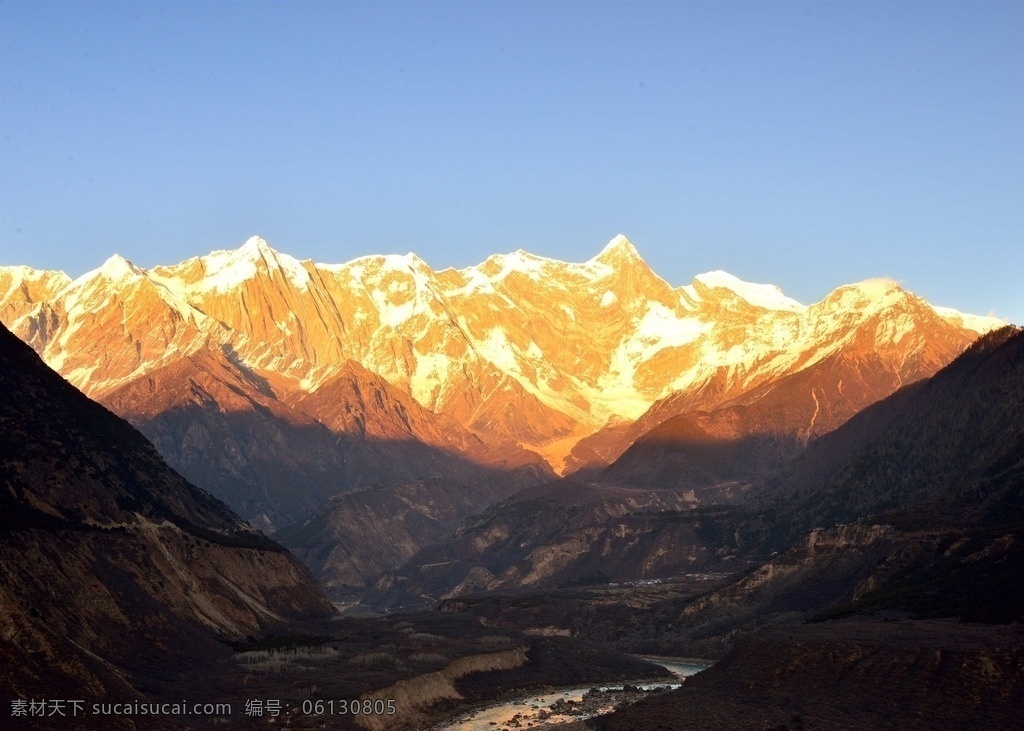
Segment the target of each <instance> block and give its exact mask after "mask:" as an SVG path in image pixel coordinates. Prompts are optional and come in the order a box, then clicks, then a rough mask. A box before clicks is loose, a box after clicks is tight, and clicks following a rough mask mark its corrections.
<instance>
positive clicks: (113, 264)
mask: <svg viewBox="0 0 1024 731" xmlns="http://www.w3.org/2000/svg"><path fill="white" fill-rule="evenodd" d="M145 275H146V273H145V271H144V270H143V269H141V268H139V267H137V266H135V265H134V264H132V263H131V262H130V261H128V260H127V259H125V258H124V257H123V256H121V255H120V254H114V255H113V256H111V257H110V258H109V259H107V260H106V261H105V262H103V265H102V266H100V268H99V269H94V270H93V271H91V272H88V273H86V274H84V275H82V277H81V278H80V279H83V280H84V279H91V278H93V277H95V276H103V277H106V278H107V279H109V280H110V281H112V282H118V281H122V280H130V279H134V278H136V277H144V276H145Z"/></svg>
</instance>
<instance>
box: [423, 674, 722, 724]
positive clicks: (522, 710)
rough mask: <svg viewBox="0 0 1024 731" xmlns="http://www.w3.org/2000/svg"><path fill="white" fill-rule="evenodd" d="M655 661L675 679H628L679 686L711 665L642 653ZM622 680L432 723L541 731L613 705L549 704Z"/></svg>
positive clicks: (640, 683) (642, 685)
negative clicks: (579, 708) (573, 708)
mask: <svg viewBox="0 0 1024 731" xmlns="http://www.w3.org/2000/svg"><path fill="white" fill-rule="evenodd" d="M644 659H645V660H649V661H651V662H653V663H656V664H658V665H662V666H663V667H666V668H668V669H669V670H670V671H672V673H674V674H675V676H676V677H675V679H674V680H673V679H670V678H665V679H663V680H662V679H659V680H654V681H647V682H645V681H636V682H633V683H630V685H635V686H637V687H639V688H643V689H644V690H653V689H654V688H670V689H671V688H678V687H679V686H680V685H682V681H683V680H684V679H685V678H688V677H689V676H691V675H696V674H697V673H699V672H700V671H701V670H704V669H706V668H707V667H709V666H710V665H711V663H710V662H706V661H702V660H690V659H685V658H666V657H645V658H644ZM622 687H623V686H622V684H621V683H620V684H618V685H615V684H609V685H596V684H595V685H588V686H586V687H573V688H563V689H561V690H557V691H554V692H551V693H544V694H542V695H534V696H525V697H523V698H516V699H515V700H511V701H504V702H502V703H497V704H495V705H493V706H485V707H483V708H477V709H475V710H473V711H467V712H466V713H463V714H460V715H459V716H458V717H457V719H455V720H452V721H449V722H447V723H446V724H442V725H440V726H435V727H434V729H435V731H500V729H503V728H516V729H531V731H542V730H543V729H545V728H548V727H549V726H553V725H555V724H559V723H567V722H569V721H580V720H583V719H585V718H592V717H594V716H598V715H601V714H603V713H608V712H609V711H611V710H612V709H613V706H612V705H611V704H609V705H608V706H607V707H603V708H599V709H597V710H595V711H594V712H592V713H588V714H586V715H582V716H581V715H569V714H565V713H558V712H556V711H552V709H551V706H552V705H553V704H556V703H558V702H559V701H577V702H578V701H580V700H582V698H583V695H584V693H586V692H587V691H588V690H590V689H591V688H600V689H601V690H603V691H607V690H622Z"/></svg>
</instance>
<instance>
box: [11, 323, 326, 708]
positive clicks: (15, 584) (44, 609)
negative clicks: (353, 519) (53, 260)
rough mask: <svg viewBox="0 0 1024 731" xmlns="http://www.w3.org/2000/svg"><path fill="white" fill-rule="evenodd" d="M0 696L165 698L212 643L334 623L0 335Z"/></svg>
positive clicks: (154, 459) (135, 444) (276, 549)
mask: <svg viewBox="0 0 1024 731" xmlns="http://www.w3.org/2000/svg"><path fill="white" fill-rule="evenodd" d="M0 389H2V391H3V393H4V394H5V397H4V401H3V404H2V406H0V480H2V489H0V506H2V510H0V542H2V543H3V562H2V564H0V605H2V606H3V612H2V613H0V637H2V642H3V648H4V652H3V654H2V659H0V685H2V686H3V687H4V689H5V690H6V692H7V695H8V697H11V698H33V697H36V698H39V697H42V698H53V697H61V698H69V697H75V696H76V695H78V694H80V695H81V696H85V697H89V698H95V697H99V698H103V697H109V698H121V699H125V698H135V697H139V696H140V692H142V693H153V694H157V695H158V694H159V692H160V689H161V688H163V689H164V690H166V691H168V692H171V693H173V692H174V690H175V683H177V682H179V681H181V680H182V679H183V678H185V677H187V674H188V672H189V671H188V662H189V658H190V657H202V658H210V657H215V656H216V655H217V654H218V653H223V652H224V649H223V648H222V646H221V645H220V644H219V643H218V642H216V639H217V638H241V637H245V636H247V635H252V634H259V633H261V632H263V631H266V630H268V629H270V628H273V627H277V626H279V625H280V624H281V623H283V622H288V621H295V620H298V619H302V618H309V617H323V616H327V615H329V614H330V613H331V612H332V611H333V610H332V608H331V606H330V605H329V604H328V603H327V602H326V601H325V600H324V598H323V596H322V595H321V594H320V592H319V590H318V589H317V587H316V585H315V584H314V583H313V582H312V580H311V578H310V576H309V574H308V572H307V571H306V570H305V569H304V568H303V567H302V566H301V565H300V564H299V563H298V562H297V561H296V560H295V559H294V558H292V557H291V556H290V555H289V554H288V553H287V552H286V551H285V550H284V549H283V548H282V547H281V546H280V545H278V544H276V543H274V542H273V541H270V540H269V539H267V538H266V537H264V536H263V535H261V534H259V533H257V532H255V531H253V530H252V529H250V528H249V527H247V526H246V525H245V524H244V523H243V522H242V521H241V520H239V519H238V517H237V516H235V515H234V514H233V513H232V512H231V511H230V510H228V509H227V507H226V506H225V505H224V504H223V503H221V502H220V501H219V500H216V499H214V498H212V497H211V496H210V495H208V494H206V493H204V492H202V491H201V490H198V489H197V488H195V487H194V486H192V485H190V484H189V483H188V482H186V481H185V480H184V479H183V478H182V477H181V476H180V475H178V474H177V473H175V472H173V471H171V470H170V469H169V468H168V467H167V466H166V464H165V463H164V462H163V460H162V459H161V458H160V457H159V455H158V454H157V452H156V450H155V449H154V448H153V446H152V445H151V444H150V443H149V442H147V441H146V440H145V439H144V438H143V437H142V435H141V434H139V433H138V432H137V431H135V430H134V429H133V428H132V427H131V426H130V425H129V424H127V423H126V422H124V421H123V420H121V419H120V418H118V417H117V416H115V415H113V414H111V413H110V412H109V411H107V410H106V409H104V408H103V407H102V406H100V405H99V404H96V403H94V402H92V401H90V400H89V399H88V398H86V397H85V396H84V395H82V394H81V393H80V392H78V391H77V390H75V389H74V388H73V387H72V386H70V385H69V384H68V383H67V382H66V381H65V380H64V379H62V378H61V377H60V376H58V375H57V374H56V373H54V372H53V371H51V370H50V369H49V368H47V367H46V366H45V365H44V364H43V363H42V362H41V361H40V360H39V358H38V357H37V356H36V355H35V353H33V352H32V350H31V349H30V348H29V347H28V346H26V345H25V344H24V343H22V342H21V341H19V340H18V339H17V338H15V337H14V336H13V335H11V334H10V333H9V332H8V331H7V330H6V329H2V328H0Z"/></svg>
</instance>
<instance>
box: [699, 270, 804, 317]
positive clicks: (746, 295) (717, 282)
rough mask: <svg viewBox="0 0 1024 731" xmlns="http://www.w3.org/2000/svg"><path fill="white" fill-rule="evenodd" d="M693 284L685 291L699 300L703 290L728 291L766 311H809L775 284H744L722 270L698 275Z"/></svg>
mask: <svg viewBox="0 0 1024 731" xmlns="http://www.w3.org/2000/svg"><path fill="white" fill-rule="evenodd" d="M693 282H694V283H693V284H692V285H690V287H684V288H683V289H684V291H686V293H687V294H688V295H689V296H690V297H691V298H696V299H698V300H699V299H700V297H701V294H700V290H701V289H702V288H705V289H709V290H714V289H726V290H728V291H730V292H732V293H733V294H735V295H737V296H738V297H740V298H742V299H743V300H745V301H746V302H749V303H750V304H752V305H755V306H756V307H762V308H764V309H766V310H788V311H790V312H802V311H803V310H805V309H807V308H806V307H805V306H804V305H802V304H800V303H799V302H797V301H796V300H795V299H792V298H790V297H787V296H786V295H785V294H783V293H782V290H781V289H779V288H778V287H777V286H775V285H774V284H754V283H752V282H744V281H743V280H742V279H740V278H739V277H735V276H733V275H732V274H729V273H728V272H723V271H722V270H720V269H716V270H714V271H710V272H705V273H703V274H698V275H697V276H696V277H694V279H693Z"/></svg>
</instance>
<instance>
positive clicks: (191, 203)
mask: <svg viewBox="0 0 1024 731" xmlns="http://www.w3.org/2000/svg"><path fill="white" fill-rule="evenodd" d="M0 68H2V70H3V71H2V73H0V264H14V263H25V264H29V265H32V266H35V267H38V268H59V269H63V270H65V271H67V272H68V273H69V274H71V275H73V276H77V275H78V274H81V273H82V272H84V271H85V270H87V269H90V268H93V267H95V266H98V265H99V264H100V263H101V262H102V261H103V260H104V259H106V258H107V256H109V255H110V254H112V253H114V252H119V253H121V254H123V255H124V256H126V257H128V258H129V259H131V260H133V261H134V262H136V263H137V264H140V265H142V266H153V265H155V264H158V263H173V262H177V261H180V260H182V259H184V258H186V257H188V256H193V255H197V254H203V253H206V252H208V251H210V250H211V249H215V248H233V247H235V246H238V245H240V244H241V243H242V242H243V241H244V240H245V239H246V238H247V237H248V236H249V235H251V234H254V233H258V234H260V235H262V236H263V237H264V238H266V239H267V240H268V241H270V243H271V244H272V245H273V246H275V247H276V248H278V249H279V250H282V251H285V252H287V253H290V254H292V255H294V256H297V257H299V258H300V259H305V258H312V259H314V260H317V261H326V262H331V263H336V262H342V261H347V260H348V259H351V258H353V257H355V256H359V255H363V254H370V253H405V252H407V251H415V252H416V253H418V254H419V255H420V256H422V257H423V258H424V259H426V260H427V262H428V263H430V264H431V265H432V266H434V267H435V268H443V267H445V266H465V265H468V264H473V263H477V262H479V261H481V260H482V259H483V258H485V257H486V256H487V255H488V254H491V253H498V252H506V251H511V250H514V249H516V248H524V249H526V250H528V251H532V252H534V253H537V254H542V255H545V256H552V257H556V258H561V259H566V260H570V261H583V260H586V259H587V258H589V257H591V256H592V255H594V254H595V253H596V252H597V251H598V250H599V249H600V248H601V247H602V246H603V245H604V243H606V242H607V241H608V240H609V239H610V238H611V237H612V236H614V235H615V234H616V233H620V232H621V233H624V234H626V235H627V236H629V237H630V239H631V240H632V241H633V242H634V243H635V244H636V245H637V247H638V248H639V250H640V252H641V254H642V255H643V256H644V257H645V259H647V261H648V262H649V263H650V264H651V266H652V267H653V268H654V269H655V271H657V272H658V273H659V274H661V275H662V276H663V277H665V278H666V279H667V280H669V281H670V282H671V283H673V284H676V285H678V284H683V283H688V282H689V281H690V280H691V278H692V277H693V275H694V274H697V273H699V272H702V271H707V270H710V269H725V270H727V271H729V272H731V273H733V274H735V275H737V276H739V277H741V278H743V279H747V280H751V281H758V282H772V283H776V284H779V285H780V286H782V288H783V289H784V290H785V291H786V293H787V294H789V295H790V296H792V297H795V298H796V299H799V300H801V301H803V302H808V303H809V302H813V301H816V300H818V299H820V298H821V297H822V296H824V295H825V294H826V293H827V292H828V291H829V290H830V289H831V288H833V287H835V286H837V285H839V284H843V283H848V282H851V281H855V280H859V279H863V278H866V277H870V276H883V275H884V276H891V277H894V278H896V279H899V280H902V281H903V282H904V285H905V286H906V287H907V288H908V289H911V290H913V291H916V292H918V293H919V294H921V295H923V296H925V297H927V298H928V299H929V300H931V301H932V302H935V303H936V304H943V305H949V306H954V307H958V308H960V309H964V310H967V311H972V312H976V313H980V314H984V313H988V312H990V311H994V312H995V314H998V315H1000V316H1003V317H1008V318H1010V319H1012V320H1013V321H1015V322H1018V323H1019V322H1024V287H1022V286H1021V285H1022V284H1024V277H1022V274H1024V266H1022V265H1024V3H1002V4H1000V3H985V2H962V3H933V2H929V3H924V2H920V3H881V2H877V3H875V2H871V3H868V2H858V3H851V4H843V3H833V2H829V3H808V4H803V3H797V2H786V3H780V4H772V3H767V2H758V3H738V2H737V3H710V2H708V3H683V2H677V3H668V2H664V3H654V4H640V3H633V2H629V3H625V2H619V3H611V4H594V3H550V2H516V3H455V2H437V3H415V4H401V3H394V2H379V3H372V4H358V3H328V2H318V3H308V4H303V3H272V4H257V3H241V2H237V3H236V2H232V3H214V2H194V3H193V2H178V3H169V4H160V3H127V2H119V3H99V4H96V3H86V2H66V3H37V2H28V3H22V2H6V3H2V4H0Z"/></svg>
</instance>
